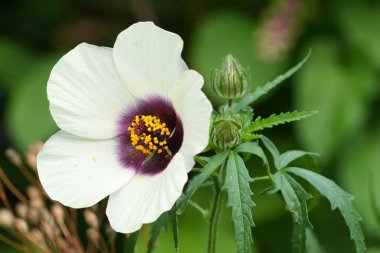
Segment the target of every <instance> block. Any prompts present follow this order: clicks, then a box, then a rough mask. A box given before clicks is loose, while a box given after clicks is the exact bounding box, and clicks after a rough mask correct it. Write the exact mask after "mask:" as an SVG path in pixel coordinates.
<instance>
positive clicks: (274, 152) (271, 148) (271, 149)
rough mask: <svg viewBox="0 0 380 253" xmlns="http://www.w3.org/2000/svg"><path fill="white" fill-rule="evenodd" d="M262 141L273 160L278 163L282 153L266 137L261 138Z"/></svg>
mask: <svg viewBox="0 0 380 253" xmlns="http://www.w3.org/2000/svg"><path fill="white" fill-rule="evenodd" d="M260 140H261V141H262V142H263V144H264V146H265V147H266V148H267V149H268V150H269V152H270V153H271V154H272V157H273V160H274V161H275V162H276V161H277V160H278V159H279V157H280V151H278V149H277V147H276V145H274V143H273V142H272V141H271V140H269V139H268V138H267V137H265V136H264V135H262V136H261V138H260Z"/></svg>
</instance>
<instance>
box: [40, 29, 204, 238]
mask: <svg viewBox="0 0 380 253" xmlns="http://www.w3.org/2000/svg"><path fill="white" fill-rule="evenodd" d="M182 47H183V41H182V39H181V38H180V37H179V36H178V35H176V34H174V33H171V32H168V31H165V30H163V29H161V28H159V27H157V26H155V25H154V24H153V23H152V22H140V23H136V24H134V25H132V26H130V27H129V28H127V29H126V30H125V31H123V32H121V33H120V34H119V36H118V37H117V39H116V42H115V45H114V48H113V49H112V48H107V47H97V46H94V45H89V44H86V43H82V44H80V45H78V46H77V47H76V48H74V49H73V50H71V51H70V52H69V53H67V54H66V55H64V56H63V57H62V58H61V59H60V60H59V61H58V63H57V64H56V65H55V66H54V68H53V70H52V72H51V75H50V78H49V81H48V84H47V94H48V99H49V102H50V111H51V114H52V116H53V118H54V120H55V122H56V123H57V125H58V127H59V128H60V129H61V130H60V131H59V132H58V133H56V134H55V135H53V136H52V137H51V138H50V139H49V140H48V141H47V142H46V143H45V145H44V147H43V149H42V150H41V151H40V153H39V155H38V157H37V169H38V173H39V177H40V180H41V183H42V185H43V187H44V189H45V190H46V193H47V194H48V195H49V196H50V198H52V199H53V200H56V201H59V202H61V203H62V204H64V205H66V206H69V207H73V208H85V207H89V206H92V205H94V204H96V203H97V202H99V201H100V200H102V199H104V198H105V197H107V196H109V199H108V204H107V210H106V214H107V216H108V219H109V221H110V224H111V226H112V227H113V229H115V230H116V231H118V232H122V233H131V232H134V231H136V230H138V229H140V228H141V226H142V224H144V223H150V222H153V221H155V220H156V219H157V218H158V217H159V216H160V214H161V213H163V212H165V211H167V210H170V209H171V208H172V206H173V205H174V203H175V201H176V200H177V198H178V197H179V196H180V195H181V192H182V189H183V186H184V184H185V183H186V181H187V173H188V172H189V171H190V170H191V169H192V167H193V166H194V159H193V157H194V155H196V154H197V153H199V152H201V151H202V150H203V149H204V148H205V147H206V145H207V143H208V138H209V124H210V115H211V111H212V106H211V104H210V102H209V100H208V99H207V98H206V96H205V95H204V94H203V92H202V91H201V88H202V85H203V78H202V76H201V75H200V74H198V73H197V72H195V71H194V70H189V69H188V68H187V66H186V64H185V63H184V61H183V60H182V58H181V52H182Z"/></svg>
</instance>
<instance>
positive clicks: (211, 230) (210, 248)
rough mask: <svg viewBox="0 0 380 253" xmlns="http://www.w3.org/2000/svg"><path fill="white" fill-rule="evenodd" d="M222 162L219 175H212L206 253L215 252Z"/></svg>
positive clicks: (221, 199)
mask: <svg viewBox="0 0 380 253" xmlns="http://www.w3.org/2000/svg"><path fill="white" fill-rule="evenodd" d="M225 164H226V163H224V164H223V165H222V168H221V170H220V171H219V177H218V178H216V177H213V178H212V180H213V182H214V189H215V194H214V202H213V206H212V210H211V217H210V220H209V225H208V244H207V253H215V252H216V234H217V226H218V219H219V213H220V207H221V206H222V201H223V191H222V189H221V183H222V180H221V174H222V173H223V169H224V167H225Z"/></svg>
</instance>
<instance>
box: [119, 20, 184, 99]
mask: <svg viewBox="0 0 380 253" xmlns="http://www.w3.org/2000/svg"><path fill="white" fill-rule="evenodd" d="M182 47H183V41H182V39H181V38H180V37H179V36H178V35H177V34H174V33H171V32H168V31H165V30H163V29H161V28H159V27H157V26H155V25H154V24H153V23H152V22H140V23H136V24H134V25H132V26H130V27H129V28H127V29H126V30H125V31H123V32H122V33H120V34H119V36H118V37H117V40H116V42H115V46H114V51H113V57H114V60H115V64H116V67H117V69H118V71H119V74H120V76H121V78H122V80H123V81H124V82H125V84H126V85H127V87H128V89H129V90H130V91H131V92H132V93H133V94H134V95H135V96H137V97H138V98H141V99H144V98H146V97H149V96H154V95H160V96H162V97H168V96H169V94H171V93H172V91H173V87H174V86H175V83H176V80H177V79H178V77H179V75H180V73H181V72H183V71H184V70H186V69H187V67H186V64H184V62H183V60H182V59H181V51H182Z"/></svg>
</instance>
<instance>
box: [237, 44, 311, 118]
mask: <svg viewBox="0 0 380 253" xmlns="http://www.w3.org/2000/svg"><path fill="white" fill-rule="evenodd" d="M310 54H311V50H310V51H309V53H308V54H307V55H306V57H305V58H304V59H303V60H302V61H301V62H299V63H298V64H297V65H295V66H294V67H293V68H291V69H289V70H288V71H287V72H285V73H284V74H282V75H279V76H277V77H276V78H275V79H274V80H272V81H270V82H267V83H266V84H264V85H262V86H259V87H257V88H256V89H255V90H254V91H253V92H250V93H247V94H246V95H245V96H244V97H243V98H242V99H241V100H240V101H239V102H237V103H236V104H234V105H233V108H234V110H235V111H239V110H240V108H243V107H244V106H247V105H249V104H251V103H253V102H254V101H256V100H257V99H258V98H260V97H262V96H263V95H265V94H267V93H268V92H269V91H270V90H272V89H273V88H275V87H277V85H279V84H280V83H281V82H282V81H284V80H286V79H288V78H289V77H290V76H292V75H293V74H294V73H295V72H297V71H298V70H299V69H300V68H301V67H302V65H303V64H304V63H305V62H306V61H307V60H308V59H309V57H310Z"/></svg>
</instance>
